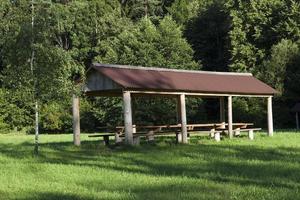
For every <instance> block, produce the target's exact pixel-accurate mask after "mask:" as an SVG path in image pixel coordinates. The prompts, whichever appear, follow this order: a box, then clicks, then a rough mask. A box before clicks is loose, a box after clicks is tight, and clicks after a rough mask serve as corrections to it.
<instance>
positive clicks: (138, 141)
mask: <svg viewBox="0 0 300 200" xmlns="http://www.w3.org/2000/svg"><path fill="white" fill-rule="evenodd" d="M133 145H140V136H134V137H133Z"/></svg>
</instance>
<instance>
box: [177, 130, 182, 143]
mask: <svg viewBox="0 0 300 200" xmlns="http://www.w3.org/2000/svg"><path fill="white" fill-rule="evenodd" d="M176 142H177V143H182V134H181V133H180V132H177V133H176Z"/></svg>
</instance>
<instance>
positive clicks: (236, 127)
mask: <svg viewBox="0 0 300 200" xmlns="http://www.w3.org/2000/svg"><path fill="white" fill-rule="evenodd" d="M232 125H233V131H234V132H235V133H236V134H237V135H239V134H240V132H241V131H249V134H250V133H251V135H253V131H254V130H260V129H257V128H250V129H249V128H248V127H249V126H253V123H233V124H232ZM100 128H101V129H107V128H110V129H111V130H112V131H111V132H108V133H103V134H96V135H91V136H89V137H103V140H104V142H105V144H106V145H108V144H109V136H115V140H116V142H120V141H122V139H121V138H123V137H124V136H125V135H124V131H125V127H124V126H116V127H100ZM227 128H228V123H209V124H187V130H188V132H189V135H190V133H193V132H195V133H197V132H199V130H203V129H204V130H206V131H209V132H210V135H211V137H215V136H216V135H215V134H217V136H218V137H219V138H220V132H223V133H226V132H227ZM137 129H138V131H137ZM133 130H134V131H133V135H134V139H137V140H139V137H140V136H145V137H146V138H147V139H148V140H149V141H150V140H154V135H170V134H174V133H175V134H176V139H177V140H178V141H179V140H180V138H181V134H180V132H181V124H172V125H145V126H143V125H142V126H138V125H133ZM172 132H173V133H172ZM249 137H250V136H249Z"/></svg>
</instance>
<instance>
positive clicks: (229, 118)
mask: <svg viewBox="0 0 300 200" xmlns="http://www.w3.org/2000/svg"><path fill="white" fill-rule="evenodd" d="M228 134H229V138H233V131H232V96H228Z"/></svg>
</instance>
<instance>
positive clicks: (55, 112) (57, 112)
mask: <svg viewBox="0 0 300 200" xmlns="http://www.w3.org/2000/svg"><path fill="white" fill-rule="evenodd" d="M40 113H41V115H40V118H41V129H42V130H43V131H44V132H47V133H51V132H52V133H57V132H71V131H72V115H71V108H70V105H64V104H63V103H59V102H49V103H47V104H44V105H43V107H42V108H41V112H40Z"/></svg>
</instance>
